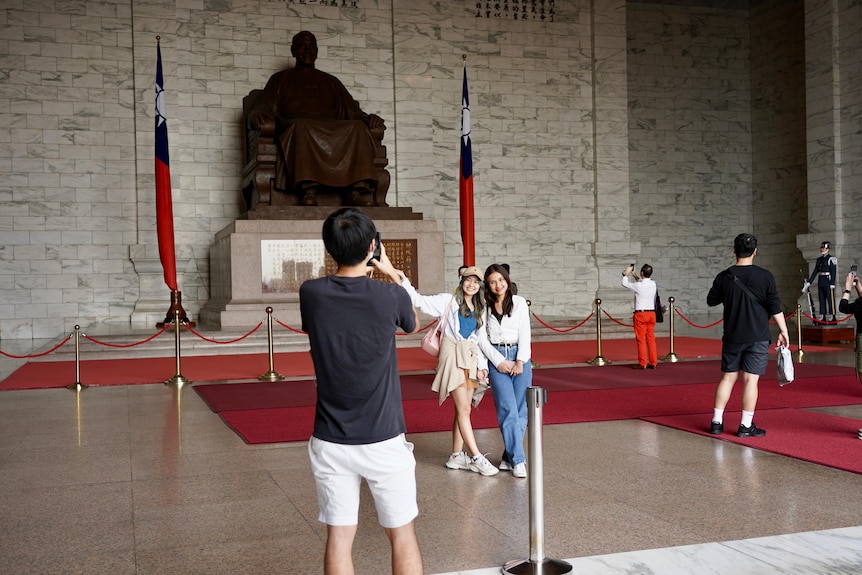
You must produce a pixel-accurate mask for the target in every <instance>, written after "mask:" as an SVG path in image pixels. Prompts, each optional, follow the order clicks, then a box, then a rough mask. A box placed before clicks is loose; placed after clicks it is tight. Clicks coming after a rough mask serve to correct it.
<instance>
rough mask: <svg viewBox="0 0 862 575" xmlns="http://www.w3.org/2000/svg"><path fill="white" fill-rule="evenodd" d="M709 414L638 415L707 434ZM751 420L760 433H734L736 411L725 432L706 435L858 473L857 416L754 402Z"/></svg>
mask: <svg viewBox="0 0 862 575" xmlns="http://www.w3.org/2000/svg"><path fill="white" fill-rule="evenodd" d="M734 415H735V416H736V417H735V418H734V417H733V416H734ZM710 416H711V413H700V414H686V415H669V416H658V417H643V418H642V419H644V420H645V421H651V422H653V423H658V424H660V425H665V426H667V427H672V428H674V429H681V430H683V431H689V432H691V433H699V434H701V435H709V433H708V432H707V422H708V421H709V418H710ZM755 422H756V423H757V426H758V427H763V429H766V430H767V431H766V435H765V436H764V437H756V438H741V437H737V436H736V428H737V426H738V425H739V413H738V412H737V413H735V414H729V416H728V418H727V419H726V420H725V422H724V429H725V433H723V434H722V435H720V436H714V435H709V437H719V438H721V439H723V440H725V441H730V442H732V443H739V444H741V445H747V446H749V447H754V448H756V449H762V450H764V451H769V452H771V453H778V454H780V455H786V456H788V457H793V458H795V459H801V460H803V461H810V462H812V463H818V464H820V465H826V466H829V467H835V468H837V469H843V470H845V471H852V472H853V473H860V474H862V441H859V439H857V436H856V433H857V431H858V429H859V428H860V427H862V421H860V420H858V419H850V418H847V417H838V416H835V415H827V414H824V413H817V412H814V411H805V410H801V409H760V406H758V410H757V414H756V415H755ZM728 432H729V433H728Z"/></svg>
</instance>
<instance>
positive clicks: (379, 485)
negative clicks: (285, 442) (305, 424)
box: [308, 433, 419, 529]
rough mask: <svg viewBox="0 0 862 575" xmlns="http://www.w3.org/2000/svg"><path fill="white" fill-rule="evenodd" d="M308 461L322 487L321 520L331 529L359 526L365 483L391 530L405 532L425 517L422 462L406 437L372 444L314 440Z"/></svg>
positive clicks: (319, 494)
mask: <svg viewBox="0 0 862 575" xmlns="http://www.w3.org/2000/svg"><path fill="white" fill-rule="evenodd" d="M308 457H309V458H310V459H311V471H312V473H313V474H314V483H315V485H316V486H317V504H318V506H319V507H320V515H318V520H319V521H321V522H323V523H326V524H327V525H357V524H358V523H359V484H360V481H361V480H362V479H365V481H366V483H368V487H369V489H370V490H371V494H372V495H373V496H374V506H375V507H376V508H377V519H378V521H379V522H380V525H382V526H383V527H385V528H388V529H392V528H395V527H401V526H402V525H406V524H408V523H410V522H411V521H413V520H414V519H415V518H416V516H417V515H419V507H418V506H417V504H416V459H415V458H414V457H413V444H412V443H410V442H408V441H407V439H406V438H405V437H404V434H403V433H402V434H401V435H399V436H397V437H393V438H392V439H387V440H386V441H380V442H378V443H371V444H367V445H344V444H341V443H330V442H328V441H323V440H322V439H317V438H316V437H312V438H311V439H310V440H309V441H308Z"/></svg>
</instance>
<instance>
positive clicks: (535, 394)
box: [502, 387, 572, 575]
mask: <svg viewBox="0 0 862 575" xmlns="http://www.w3.org/2000/svg"><path fill="white" fill-rule="evenodd" d="M547 402H548V393H547V392H546V391H545V389H544V388H542V387H528V388H527V447H528V449H527V459H528V461H527V463H528V465H527V473H528V476H527V488H528V491H529V498H530V509H529V516H530V558H529V559H524V560H521V559H518V560H515V561H509V562H508V563H506V564H505V565H503V568H502V572H503V573H510V574H512V575H527V574H531V575H558V574H559V575H562V574H564V573H571V572H572V565H571V563H568V562H566V561H560V560H557V559H548V558H546V557H545V460H544V454H543V450H544V447H543V442H542V405H543V404H545V403H547Z"/></svg>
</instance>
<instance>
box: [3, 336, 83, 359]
mask: <svg viewBox="0 0 862 575" xmlns="http://www.w3.org/2000/svg"><path fill="white" fill-rule="evenodd" d="M72 335H73V334H71V333H70V334H69V337H67V338H66V339H64V340H63V341H61V342H60V343H58V344H57V345H55V346H54V347H52V348H51V349H49V350H48V351H44V352H42V353H34V354H31V355H12V354H11V353H6V352H5V351H3V350H2V349H0V355H5V356H6V357H9V358H12V359H30V358H33V357H42V356H43V355H48V354H49V353H54V352H55V351H57V350H58V349H60V348H61V347H63V346H64V345H66V344H67V343H69V340H70V339H72Z"/></svg>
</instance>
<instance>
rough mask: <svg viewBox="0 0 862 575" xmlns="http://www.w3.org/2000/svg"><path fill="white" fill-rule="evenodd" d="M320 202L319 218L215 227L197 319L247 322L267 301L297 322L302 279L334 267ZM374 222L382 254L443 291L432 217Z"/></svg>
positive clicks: (220, 324) (425, 286) (213, 323)
mask: <svg viewBox="0 0 862 575" xmlns="http://www.w3.org/2000/svg"><path fill="white" fill-rule="evenodd" d="M314 209H316V208H314ZM314 209H312V210H311V211H314ZM320 209H321V210H322V211H321V214H323V213H324V212H325V215H323V218H321V219H296V220H287V219H284V220H282V219H276V220H263V219H238V220H236V221H234V222H233V223H231V224H230V225H228V226H227V227H225V228H224V229H222V230H221V231H220V232H218V233H217V234H216V236H215V239H214V240H213V244H212V247H211V249H210V285H211V290H210V300H209V301H208V302H207V303H206V304H205V305H204V307H203V308H201V310H200V315H199V319H200V324H201V325H202V326H204V327H206V328H209V329H218V330H224V329H246V328H251V327H254V326H255V325H256V324H257V323H258V322H259V321H261V319H262V318H264V317H266V314H265V310H266V308H267V307H272V308H273V315H274V316H275V317H278V318H280V319H281V321H282V322H284V323H287V324H289V325H295V326H297V327H299V326H300V325H301V321H300V315H299V286H300V285H301V284H302V282H303V281H305V280H307V279H311V278H315V277H320V276H322V275H325V274H327V273H332V271H334V270H332V269H330V267H332V266H333V265H334V264H333V262H331V261H329V260H328V259H327V258H328V256H327V254H326V250H325V249H324V247H323V240H322V239H321V228H322V227H323V219H324V218H325V217H326V216H328V215H329V213H331V211H332V209H331V208H320ZM393 209H395V210H397V209H398V208H376V210H382V211H380V212H379V213H380V214H387V213H389V214H390V215H392V213H391V210H393ZM306 210H307V208H306ZM362 210H363V211H366V208H362ZM376 210H375V209H373V208H372V209H367V213H369V214H370V215H371V214H374V213H377V211H376ZM420 215H421V214H420ZM372 217H374V216H373V215H372ZM374 223H375V225H376V226H377V229H378V230H379V231H380V235H381V241H382V243H383V245H384V246H385V247H386V252H387V255H388V256H389V258H390V259H391V260H392V262H393V264H395V265H396V266H398V267H400V268H402V269H404V271H405V273H407V275H408V276H409V277H410V279H411V281H412V282H413V285H414V286H416V288H417V289H421V290H422V292H424V293H440V292H443V291H447V288H446V286H444V285H443V280H444V275H445V274H444V266H443V255H444V252H443V233H442V232H439V231H437V222H434V221H429V220H422V219H376V218H375V220H374Z"/></svg>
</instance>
